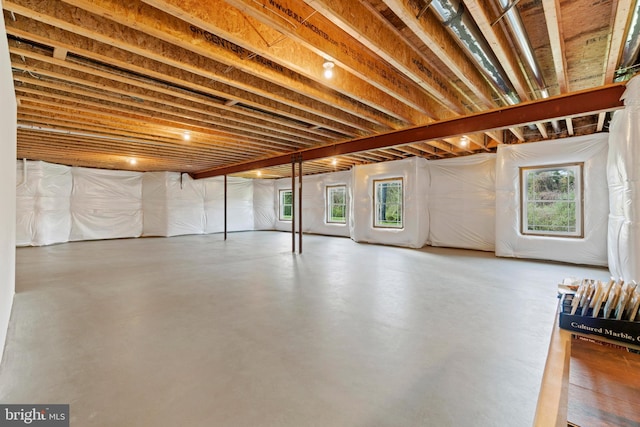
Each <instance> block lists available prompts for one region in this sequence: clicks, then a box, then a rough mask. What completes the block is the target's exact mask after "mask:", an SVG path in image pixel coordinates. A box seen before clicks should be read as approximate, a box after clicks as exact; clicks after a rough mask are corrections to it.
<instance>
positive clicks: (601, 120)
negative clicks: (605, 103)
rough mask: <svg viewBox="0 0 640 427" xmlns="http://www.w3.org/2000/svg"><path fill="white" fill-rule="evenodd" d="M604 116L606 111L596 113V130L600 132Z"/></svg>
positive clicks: (602, 127)
mask: <svg viewBox="0 0 640 427" xmlns="http://www.w3.org/2000/svg"><path fill="white" fill-rule="evenodd" d="M606 117H607V113H606V112H602V113H600V114H598V124H597V125H596V131H597V132H602V129H604V120H605V118H606Z"/></svg>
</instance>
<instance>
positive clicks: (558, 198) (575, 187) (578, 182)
mask: <svg viewBox="0 0 640 427" xmlns="http://www.w3.org/2000/svg"><path fill="white" fill-rule="evenodd" d="M582 166H583V165H582V164H581V163H580V164H570V165H554V166H544V167H528V168H521V169H520V182H521V186H520V190H521V194H522V203H521V212H522V219H521V232H522V234H534V235H547V236H558V237H582V236H583V227H582V223H583V220H582Z"/></svg>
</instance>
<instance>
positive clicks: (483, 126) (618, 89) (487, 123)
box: [193, 83, 625, 179]
mask: <svg viewBox="0 0 640 427" xmlns="http://www.w3.org/2000/svg"><path fill="white" fill-rule="evenodd" d="M624 90H625V85H624V84H622V83H618V84H612V85H608V86H602V87H599V88H596V89H592V90H586V91H581V92H574V93H571V94H567V95H561V96H556V97H553V98H547V99H542V100H538V101H533V102H527V103H522V104H518V105H513V106H509V107H504V108H498V109H495V110H491V111H486V112H482V113H476V114H472V115H469V116H466V117H460V118H455V119H448V120H442V121H439V122H436V123H432V124H430V125H426V126H418V127H414V128H409V129H403V130H400V131H395V132H390V133H386V134H380V135H375V136H370V137H364V138H359V139H355V140H352V141H346V142H342V143H336V144H332V145H326V146H322V147H316V148H310V149H307V150H300V151H298V152H297V154H299V155H302V156H303V159H304V160H313V159H319V158H324V157H331V156H337V155H341V154H348V153H356V152H360V151H367V150H374V149H377V148H383V147H392V146H395V145H404V144H410V143H412V142H416V141H431V140H435V139H441V138H445V137H450V136H456V135H464V134H468V133H474V132H485V131H491V130H496V129H502V128H507V127H516V126H525V125H528V124H532V123H536V122H540V121H549V120H552V119H559V118H563V117H564V118H566V117H572V116H579V115H585V114H594V113H598V112H602V111H611V110H616V109H620V108H623V106H624V104H623V103H622V101H620V96H622V93H623V92H624ZM291 154H292V153H287V154H283V155H281V156H274V157H271V158H265V159H260V160H254V161H250V162H246V163H240V164H236V165H230V166H227V167H223V168H217V169H209V170H203V171H201V172H197V173H194V174H193V177H194V178H196V179H200V178H207V177H211V176H218V175H224V174H229V173H235V172H241V171H246V170H252V169H256V168H264V167H269V166H275V165H280V164H284V163H288V162H289V161H290V159H291Z"/></svg>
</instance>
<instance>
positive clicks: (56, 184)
mask: <svg viewBox="0 0 640 427" xmlns="http://www.w3.org/2000/svg"><path fill="white" fill-rule="evenodd" d="M25 166H26V170H25ZM71 189H72V175H71V168H70V167H68V166H61V165H55V164H51V163H45V162H40V161H37V162H34V161H28V162H26V164H25V162H23V161H21V160H20V161H18V162H17V170H16V203H17V204H16V245H18V246H42V245H50V244H53V243H62V242H67V241H69V235H70V232H71V202H70V198H71Z"/></svg>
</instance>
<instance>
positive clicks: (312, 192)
mask: <svg viewBox="0 0 640 427" xmlns="http://www.w3.org/2000/svg"><path fill="white" fill-rule="evenodd" d="M337 185H344V186H345V187H346V191H347V212H346V218H347V222H346V223H344V224H337V223H330V222H328V221H327V209H328V208H327V206H328V200H327V187H329V186H337ZM350 194H351V172H349V171H347V172H336V173H330V174H321V175H310V176H307V177H304V178H303V180H302V231H303V232H305V233H316V234H324V235H327V236H342V237H349V226H348V223H349V208H348V204H349V198H350V196H349V195H350Z"/></svg>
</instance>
